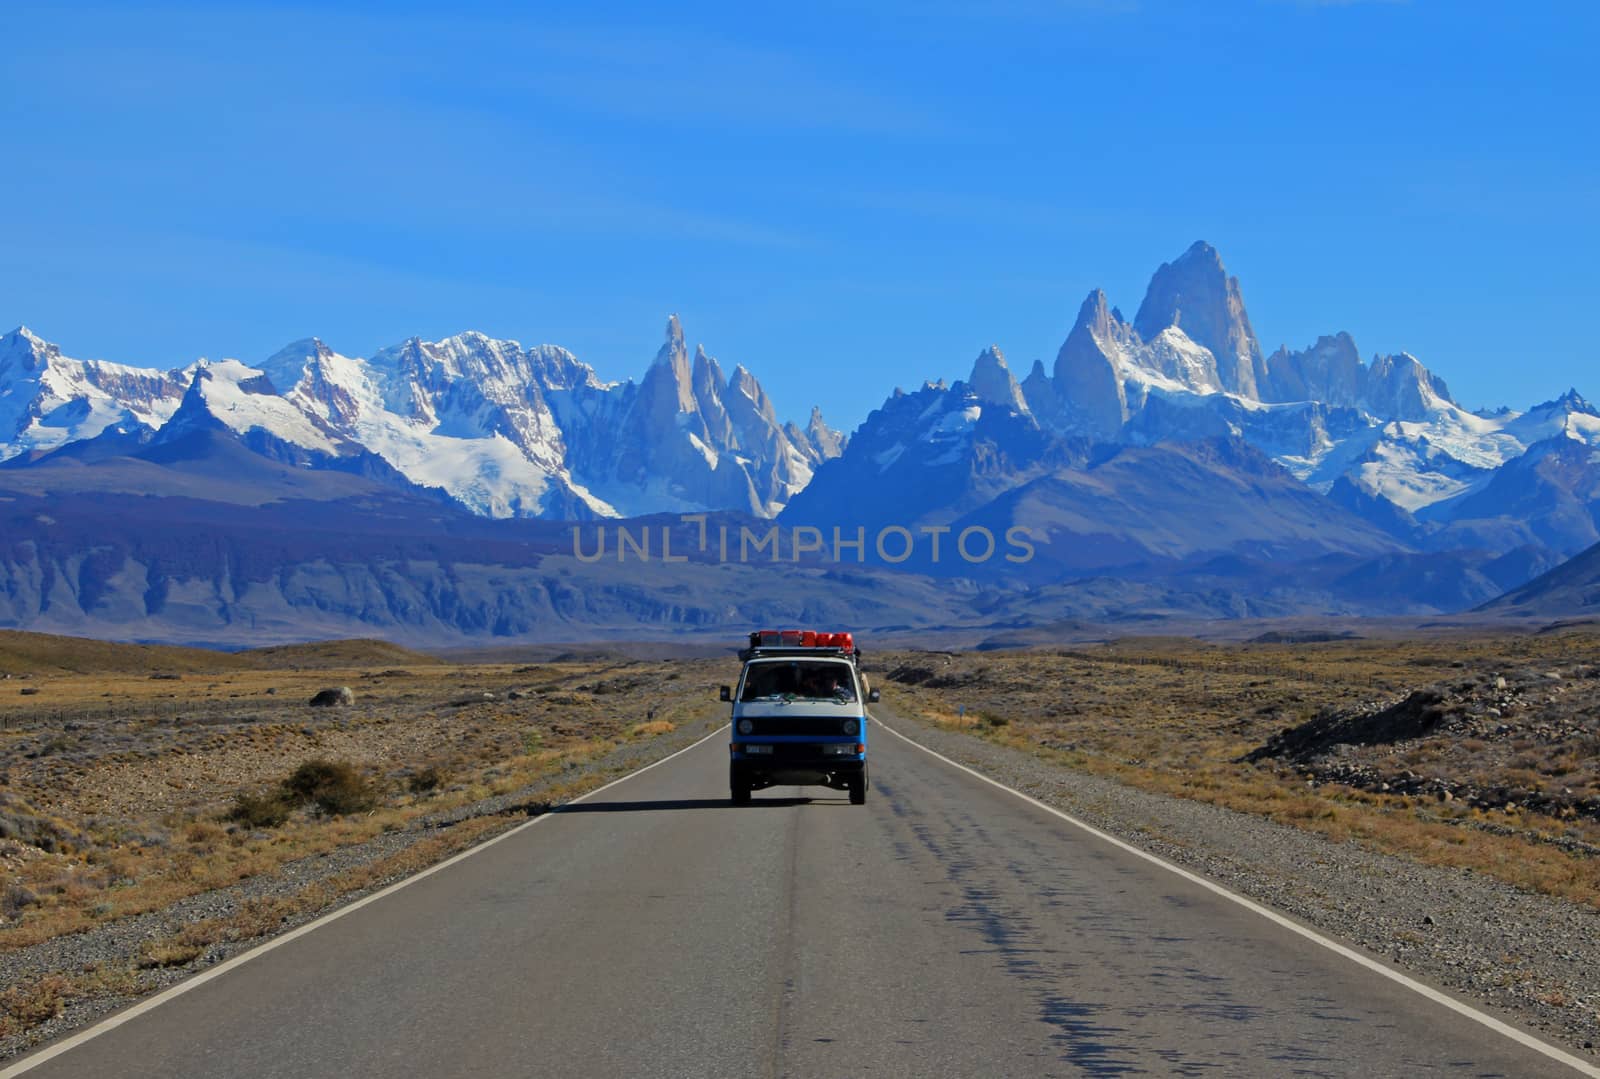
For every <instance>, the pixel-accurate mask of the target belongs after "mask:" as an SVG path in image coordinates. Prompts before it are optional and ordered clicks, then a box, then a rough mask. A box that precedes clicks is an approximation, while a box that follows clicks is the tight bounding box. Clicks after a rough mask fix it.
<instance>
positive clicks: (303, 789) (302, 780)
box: [283, 758, 378, 817]
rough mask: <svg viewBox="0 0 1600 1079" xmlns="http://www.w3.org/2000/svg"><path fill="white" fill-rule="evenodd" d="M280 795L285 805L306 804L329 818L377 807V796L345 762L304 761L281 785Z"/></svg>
mask: <svg viewBox="0 0 1600 1079" xmlns="http://www.w3.org/2000/svg"><path fill="white" fill-rule="evenodd" d="M283 793H284V797H285V798H287V799H288V800H289V801H291V802H294V803H297V804H304V803H306V802H310V803H311V804H313V805H315V806H316V807H317V809H318V810H319V811H320V812H322V813H323V814H325V815H327V816H330V817H339V816H343V815H345V814H347V813H360V812H363V811H364V810H368V809H371V808H373V807H374V806H376V805H377V804H378V792H377V791H376V790H375V789H373V786H372V784H371V783H368V782H367V780H366V779H365V778H364V777H363V776H362V775H361V773H360V772H358V771H356V769H355V766H354V765H352V764H350V763H349V762H348V761H330V760H325V759H321V758H318V759H316V760H309V761H306V762H305V763H304V764H302V765H301V766H300V767H298V768H296V769H295V770H294V771H293V772H292V773H291V774H290V775H289V777H288V778H287V779H285V780H284V781H283Z"/></svg>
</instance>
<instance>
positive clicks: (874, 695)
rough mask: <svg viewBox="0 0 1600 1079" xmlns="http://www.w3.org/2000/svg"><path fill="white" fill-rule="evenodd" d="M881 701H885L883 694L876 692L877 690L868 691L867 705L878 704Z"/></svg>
mask: <svg viewBox="0 0 1600 1079" xmlns="http://www.w3.org/2000/svg"><path fill="white" fill-rule="evenodd" d="M881 700H883V694H882V693H880V692H879V691H878V690H875V689H869V690H867V703H868V704H877V703H878V702H879V701H881Z"/></svg>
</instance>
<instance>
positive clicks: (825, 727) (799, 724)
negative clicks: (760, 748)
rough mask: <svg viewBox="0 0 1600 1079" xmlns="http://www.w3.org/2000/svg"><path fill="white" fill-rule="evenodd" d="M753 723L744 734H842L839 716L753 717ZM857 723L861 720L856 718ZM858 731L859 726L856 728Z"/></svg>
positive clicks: (842, 721) (842, 726) (750, 736)
mask: <svg viewBox="0 0 1600 1079" xmlns="http://www.w3.org/2000/svg"><path fill="white" fill-rule="evenodd" d="M750 722H751V723H753V724H755V730H753V731H751V732H750V734H748V735H746V736H745V737H747V738H753V737H755V736H756V735H760V734H764V735H769V736H771V735H784V734H793V735H809V736H812V737H816V736H826V735H841V736H843V735H844V722H845V721H844V719H843V718H842V717H840V716H768V717H764V718H761V719H756V718H754V717H752V718H751V720H750ZM856 722H857V724H859V723H860V722H861V721H860V720H856ZM856 729H857V730H858V731H859V730H860V727H859V726H858V727H857V728H856Z"/></svg>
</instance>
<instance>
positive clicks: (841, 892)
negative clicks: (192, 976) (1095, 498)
mask: <svg viewBox="0 0 1600 1079" xmlns="http://www.w3.org/2000/svg"><path fill="white" fill-rule="evenodd" d="M726 752H727V750H726V745H725V742H724V740H723V739H722V738H721V737H717V738H713V739H712V740H711V741H709V742H707V743H705V744H703V745H701V746H699V747H697V748H695V749H693V750H691V751H690V752H688V753H686V754H684V755H682V756H680V757H678V758H676V759H674V760H672V761H670V762H668V763H666V764H663V765H662V766H660V767H657V768H654V769H652V770H650V771H647V772H645V773H643V774H641V775H638V776H637V777H635V778H632V779H629V780H627V781H626V782H624V783H621V784H619V785H617V786H615V787H613V788H611V789H609V790H607V791H605V792H603V793H602V794H600V795H599V796H597V797H596V798H594V799H591V800H589V801H587V802H583V803H579V804H576V805H573V806H571V807H569V808H568V809H566V810H564V811H562V812H559V813H556V814H553V815H551V816H550V817H548V818H546V819H545V820H544V821H542V822H541V823H538V824H536V825H534V826H532V827H528V828H526V829H524V830H523V831H521V832H519V833H517V834H516V835H514V836H512V837H510V838H509V839H506V840H505V841H503V842H501V843H499V844H496V845H494V846H492V847H490V848H488V849H486V850H484V851H482V852H480V853H478V854H476V855H474V856H472V857H470V858H468V859H465V860H464V861H462V862H460V863H459V864H457V865H454V866H451V867H450V868H448V869H446V870H444V871H443V872H440V873H438V874H435V875H433V876H431V877H428V878H426V879H424V880H421V881H418V882H417V883H415V884H413V885H411V886H409V887H406V888H403V889H401V890H399V891H397V892H395V893H394V894H392V895H390V896H386V897H384V898H382V899H380V900H378V901H377V902H375V903H372V904H370V905H368V906H366V907H364V908H362V909H360V910H358V911H355V912H353V913H351V914H349V915H348V916H346V917H344V918H341V919H339V920H337V921H334V922H331V923H329V924H327V925H326V926H324V927H322V928H319V929H317V930H315V931H314V932H311V933H308V934H306V935H304V936H302V937H300V938H298V939H295V940H292V941H290V942H288V943H286V944H284V945H282V946H281V947H278V948H276V949H274V950H272V951H269V952H266V953H264V954H262V955H261V956H260V957H259V958H256V959H254V960H252V961H250V962H247V963H244V964H242V965H240V966H239V967H237V968H236V969H233V970H230V971H228V972H226V973H224V974H222V975H221V976H219V977H217V978H215V979H214V980H212V981H210V982H207V983H206V984H204V985H202V986H199V987H198V988H196V989H195V990H194V991H193V992H189V993H186V994H184V995H182V996H179V997H176V998H175V999H173V1000H171V1001H169V1002H167V1003H165V1004H163V1005H161V1006H160V1007H158V1008H155V1009H152V1010H150V1011H148V1012H145V1013H144V1014H142V1015H139V1016H137V1017H135V1018H133V1019H131V1020H129V1021H128V1022H127V1023H125V1024H123V1025H122V1026H119V1027H117V1028H115V1029H113V1030H111V1031H109V1032H107V1033H105V1034H103V1035H101V1036H99V1037H96V1038H93V1039H92V1040H89V1041H87V1042H85V1043H83V1044H82V1045H79V1046H77V1047H76V1048H73V1049H71V1050H69V1051H68V1052H66V1053H63V1054H61V1055H60V1056H57V1057H55V1058H54V1059H52V1060H49V1061H47V1062H45V1063H44V1064H43V1065H42V1066H40V1067H39V1068H38V1069H36V1070H34V1071H32V1072H30V1073H29V1074H30V1076H32V1077H38V1079H44V1077H46V1076H73V1077H77V1079H83V1077H96V1076H117V1077H132V1076H152V1077H154V1076H160V1077H163V1079H166V1077H172V1076H285V1077H295V1079H300V1077H304V1076H321V1075H325V1076H384V1077H389V1076H398V1075H419V1076H449V1075H460V1076H496V1075H515V1076H533V1075H552V1076H587V1075H604V1076H610V1075H640V1076H740V1077H743V1076H777V1075H789V1076H917V1077H922V1076H939V1075H963V1076H967V1075H970V1076H999V1075H1026V1076H1032V1075H1041V1076H1042V1075H1063V1076H1072V1075H1087V1076H1110V1075H1124V1074H1153V1075H1244V1076H1286V1075H1360V1076H1386V1075H1394V1076H1427V1075H1462V1076H1469V1075H1470V1076H1488V1075H1501V1076H1516V1077H1519V1079H1520V1077H1528V1076H1541V1075H1568V1076H1570V1075H1572V1074H1574V1073H1573V1072H1571V1071H1568V1070H1566V1069H1564V1068H1561V1067H1560V1066H1558V1065H1556V1064H1555V1063H1553V1062H1551V1061H1549V1060H1548V1059H1546V1058H1544V1057H1542V1056H1540V1055H1538V1054H1536V1053H1533V1052H1532V1051H1530V1050H1528V1049H1526V1048H1524V1047H1521V1046H1519V1045H1517V1044H1515V1043H1514V1042H1512V1041H1510V1040H1509V1039H1506V1038H1504V1037H1502V1036H1499V1035H1497V1034H1495V1033H1493V1032H1491V1031H1489V1030H1487V1029H1485V1028H1483V1027H1482V1026H1480V1025H1478V1024H1476V1023H1473V1022H1471V1021H1470V1020H1468V1019H1465V1018H1463V1017H1461V1016H1458V1015H1456V1014H1454V1013H1452V1012H1450V1011H1448V1010H1446V1009H1445V1008H1443V1007H1441V1006H1440V1005H1438V1004H1436V1003H1432V1002H1429V1001H1427V1000H1425V999H1424V998H1422V997H1420V996H1418V995H1416V994H1414V993H1412V992H1409V991H1408V990H1406V989H1404V988H1403V987H1401V986H1398V985H1395V984H1393V983H1391V982H1389V981H1387V980H1385V979H1383V978H1380V977H1377V976H1375V975H1373V974H1372V973H1371V972H1369V971H1365V970H1363V969H1362V968H1360V967H1358V966H1357V965H1356V964H1354V963H1352V962H1350V961H1348V960H1346V959H1342V958H1340V957H1339V956H1337V955H1334V954H1332V953H1330V952H1328V951H1327V950H1325V949H1323V948H1320V947H1318V946H1317V945H1315V944H1313V943H1311V942H1309V941H1307V940H1305V939H1303V938H1301V937H1299V936H1297V935H1295V934H1293V933H1291V932H1289V931H1287V930H1285V929H1283V928H1282V927H1279V926H1275V925H1273V924H1272V923H1270V922H1268V921H1266V920H1264V919H1262V918H1260V917H1259V916H1256V915H1254V914H1252V913H1250V912H1249V911H1247V910H1244V909H1242V908H1240V907H1238V906H1236V905H1234V904H1232V903H1230V902H1228V901H1226V900H1225V899H1223V898H1221V897H1218V896H1217V895H1215V894H1213V893H1211V892H1209V891H1207V890H1205V889H1204V888H1201V887H1199V886H1197V885H1195V884H1192V883H1190V882H1187V881H1185V880H1183V879H1182V878H1180V877H1178V876H1176V875H1174V874H1171V873H1168V872H1165V871H1163V870H1162V869H1160V868H1158V867H1156V866H1153V865H1151V864H1149V863H1147V862H1144V861H1142V860H1140V859H1137V858H1135V857H1133V856H1131V855H1129V854H1127V853H1125V852H1123V851H1120V850H1118V849H1116V848H1114V847H1111V846H1109V845H1107V844H1105V843H1102V842H1099V841H1097V840H1095V839H1093V838H1092V837H1090V836H1088V835H1086V834H1085V833H1083V832H1081V831H1079V830H1077V829H1074V828H1072V827H1071V826H1070V825H1068V824H1066V823H1065V822H1063V821H1061V820H1059V819H1057V818H1055V817H1052V816H1050V815H1049V814H1047V813H1045V812H1044V811H1042V810H1040V809H1038V808H1036V807H1033V806H1030V805H1028V804H1027V803H1025V802H1023V801H1021V800H1020V799H1017V798H1015V797H1013V796H1011V795H1008V794H1006V793H1005V792H1003V791H1000V790H997V789H995V788H994V787H991V786H988V785H986V784H984V783H981V782H979V781H978V780H976V779H973V778H972V777H970V776H967V775H964V774H963V773H961V772H959V771H957V770H955V769H953V768H951V767H949V766H947V765H945V764H942V763H940V762H939V761H937V760H935V759H933V758H932V757H930V756H928V755H926V754H924V753H922V752H920V751H919V750H916V749H913V748H911V747H909V746H907V745H906V744H904V743H902V742H900V741H899V740H897V739H895V738H892V737H889V736H886V735H885V734H883V733H878V734H876V735H875V737H874V747H873V754H874V756H873V781H874V789H873V791H872V793H871V794H870V795H869V797H868V802H867V805H866V806H864V807H852V806H850V805H849V804H848V803H847V802H846V800H845V798H844V797H843V795H842V794H841V795H840V796H838V797H834V796H833V792H829V791H825V790H821V789H805V790H801V789H776V790H769V791H765V792H760V793H758V795H757V797H756V800H755V802H754V804H752V805H751V806H748V807H740V808H737V809H735V808H733V807H731V806H729V805H728V803H727V800H726V775H725V768H726V764H725V759H726Z"/></svg>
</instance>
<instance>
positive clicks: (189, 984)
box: [0, 723, 728, 1079]
mask: <svg viewBox="0 0 1600 1079" xmlns="http://www.w3.org/2000/svg"><path fill="white" fill-rule="evenodd" d="M727 733H728V728H727V724H726V723H718V725H717V727H716V729H714V730H713V731H712V732H711V733H710V734H708V735H706V736H705V737H704V738H700V739H697V740H696V741H694V742H691V743H690V744H689V745H686V746H684V747H683V748H682V749H680V750H678V751H677V752H676V753H672V754H670V755H668V756H665V757H662V758H661V759H660V760H658V761H654V762H652V763H650V764H647V765H645V766H644V767H643V768H640V769H637V770H636V771H632V772H629V773H628V774H627V775H625V776H619V777H618V778H616V779H613V780H612V781H611V782H610V783H607V784H606V785H605V786H603V787H596V788H595V789H594V790H592V791H590V792H589V793H588V794H584V795H580V796H579V797H577V798H574V799H572V801H570V802H564V803H562V804H563V805H576V804H577V803H579V802H582V801H585V800H586V799H589V798H593V797H594V796H595V795H597V794H599V793H601V792H602V791H608V790H610V789H611V788H612V787H615V786H616V785H617V784H618V783H626V782H627V781H628V780H630V779H632V778H634V777H635V776H640V775H643V774H644V773H646V772H648V771H649V770H650V769H652V768H655V767H657V766H659V765H663V764H666V763H667V762H668V761H670V760H672V759H673V758H674V757H681V756H683V755H684V754H685V753H687V752H689V751H690V750H691V749H698V748H699V747H700V746H702V745H704V744H705V743H707V742H709V741H710V740H711V739H713V738H715V737H717V736H718V735H726V734H727ZM559 811H560V807H557V809H556V810H555V811H553V812H550V813H545V814H542V815H540V816H537V817H534V818H533V819H532V820H530V821H526V822H524V823H522V824H519V825H517V826H516V827H515V828H512V829H510V830H509V831H505V832H501V833H500V834H499V835H497V836H494V837H493V838H491V839H486V840H484V841H483V842H482V843H479V844H478V845H476V846H473V847H468V848H467V849H466V850H464V851H462V852H460V853H459V854H455V855H452V856H451V857H449V858H446V859H445V860H444V861H442V862H440V863H439V864H438V865H432V866H429V867H428V868H427V869H424V870H422V871H421V872H420V873H417V874H415V875H414V876H410V877H407V878H405V879H404V880H397V881H395V882H394V883H393V884H391V885H389V886H388V887H387V888H383V889H382V890H380V891H376V892H373V893H372V894H371V895H369V896H366V897H365V898H363V899H358V900H356V901H355V902H354V903H351V904H349V905H348V906H343V907H340V908H339V909H338V910H335V911H331V912H329V913H327V914H324V915H322V916H321V917H320V918H315V919H313V920H311V921H309V922H307V923H306V924H305V925H302V926H300V927H299V928H297V929H292V930H290V931H289V932H287V933H285V934H283V935H282V936H281V937H273V938H272V939H271V940H269V941H267V942H265V943H264V944H260V945H258V946H256V947H254V948H251V949H250V950H249V951H247V952H243V953H241V954H239V955H236V956H234V957H233V958H232V959H230V960H228V961H227V962H225V963H219V964H218V965H217V966H214V967H212V968H211V969H210V970H208V971H206V972H204V973H203V974H196V975H195V976H194V977H192V978H189V979H187V980H185V981H181V982H179V983H178V984H177V985H174V986H173V987H172V988H170V989H166V990H163V991H162V992H160V993H157V994H156V995H155V996H153V997H151V998H150V999H149V1000H142V1001H140V1002H139V1003H137V1004H135V1005H133V1006H132V1007H129V1008H127V1009H126V1010H124V1011H120V1012H118V1013H117V1014H115V1015H112V1016H109V1017H107V1018H105V1019H102V1020H101V1021H100V1022H98V1023H96V1024H95V1025H94V1026H92V1027H89V1028H88V1029H87V1030H82V1031H79V1032H78V1033H77V1034H74V1035H72V1036H71V1037H70V1038H66V1039H64V1040H62V1041H59V1042H56V1043H55V1044H54V1045H51V1046H50V1047H49V1048H47V1049H41V1050H39V1051H38V1052H37V1053H35V1054H33V1055H32V1056H29V1057H24V1058H23V1059H22V1060H19V1061H17V1062H16V1063H15V1064H12V1065H11V1066H10V1067H8V1068H5V1069H3V1070H0V1079H12V1076H16V1075H21V1074H22V1073H24V1072H27V1071H32V1070H33V1069H34V1068H37V1067H38V1066H39V1065H41V1064H43V1063H44V1062H45V1061H47V1060H51V1059H53V1058H55V1057H58V1056H60V1055H61V1054H62V1053H65V1052H67V1051H68V1050H71V1049H76V1048H77V1047H78V1046H80V1045H82V1044H83V1043H84V1042H86V1041H89V1040H90V1039H92V1038H98V1037H99V1036H100V1035H102V1034H104V1033H106V1032H107V1031H111V1030H115V1029H116V1028H117V1027H120V1026H121V1025H122V1024H123V1023H126V1022H127V1021H128V1020H130V1019H134V1018H137V1017H138V1016H141V1015H143V1014H144V1013H145V1012H148V1011H151V1010H152V1009H155V1008H159V1007H161V1005H163V1004H165V1003H167V1002H168V1001H169V1000H173V999H175V998H177V997H181V996H182V995H183V994H185V993H187V992H189V991H190V990H191V989H198V988H199V987H200V986H202V985H204V984H205V983H206V982H209V981H210V980H211V979H212V978H217V977H220V976H222V975H223V974H226V973H227V972H228V971H230V970H232V969H234V968H235V967H237V966H240V965H241V964H244V963H248V962H250V960H252V959H259V958H260V957H261V956H263V955H266V954H267V953H268V952H270V951H272V950H273V949H274V948H278V947H281V946H282V945H285V944H288V943H289V942H290V941H291V940H294V939H295V938H296V937H303V936H305V935H306V934H307V933H310V932H312V931H313V930H316V929H321V928H322V927H323V926H325V925H327V924H328V923H329V922H334V921H337V920H339V919H340V918H343V917H344V916H345V915H346V914H353V913H355V912H356V911H358V910H360V909H361V908H362V907H364V906H366V905H367V904H368V903H376V902H377V901H378V900H380V899H382V898H383V897H384V896H387V895H393V894H394V893H395V892H398V891H399V890H400V889H402V888H405V887H408V886H410V885H412V884H415V883H417V881H419V880H422V879H423V878H425V877H431V876H433V875H434V874H435V873H438V872H439V871H441V870H444V869H448V868H450V867H451V866H453V865H455V864H456V863H457V862H460V861H463V860H465V859H467V858H470V857H472V856H473V855H474V854H478V853H479V852H481V851H485V850H488V849H489V848H490V847H492V846H494V845H495V844H496V843H499V842H501V841H503V840H507V839H510V838H511V837H512V836H514V835H516V834H518V833H519V832H525V831H527V830H528V829H529V828H532V827H533V826H534V825H536V824H543V823H544V822H545V821H547V820H549V819H550V818H551V817H553V816H555V815H556V814H557V813H558V812H559Z"/></svg>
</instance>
